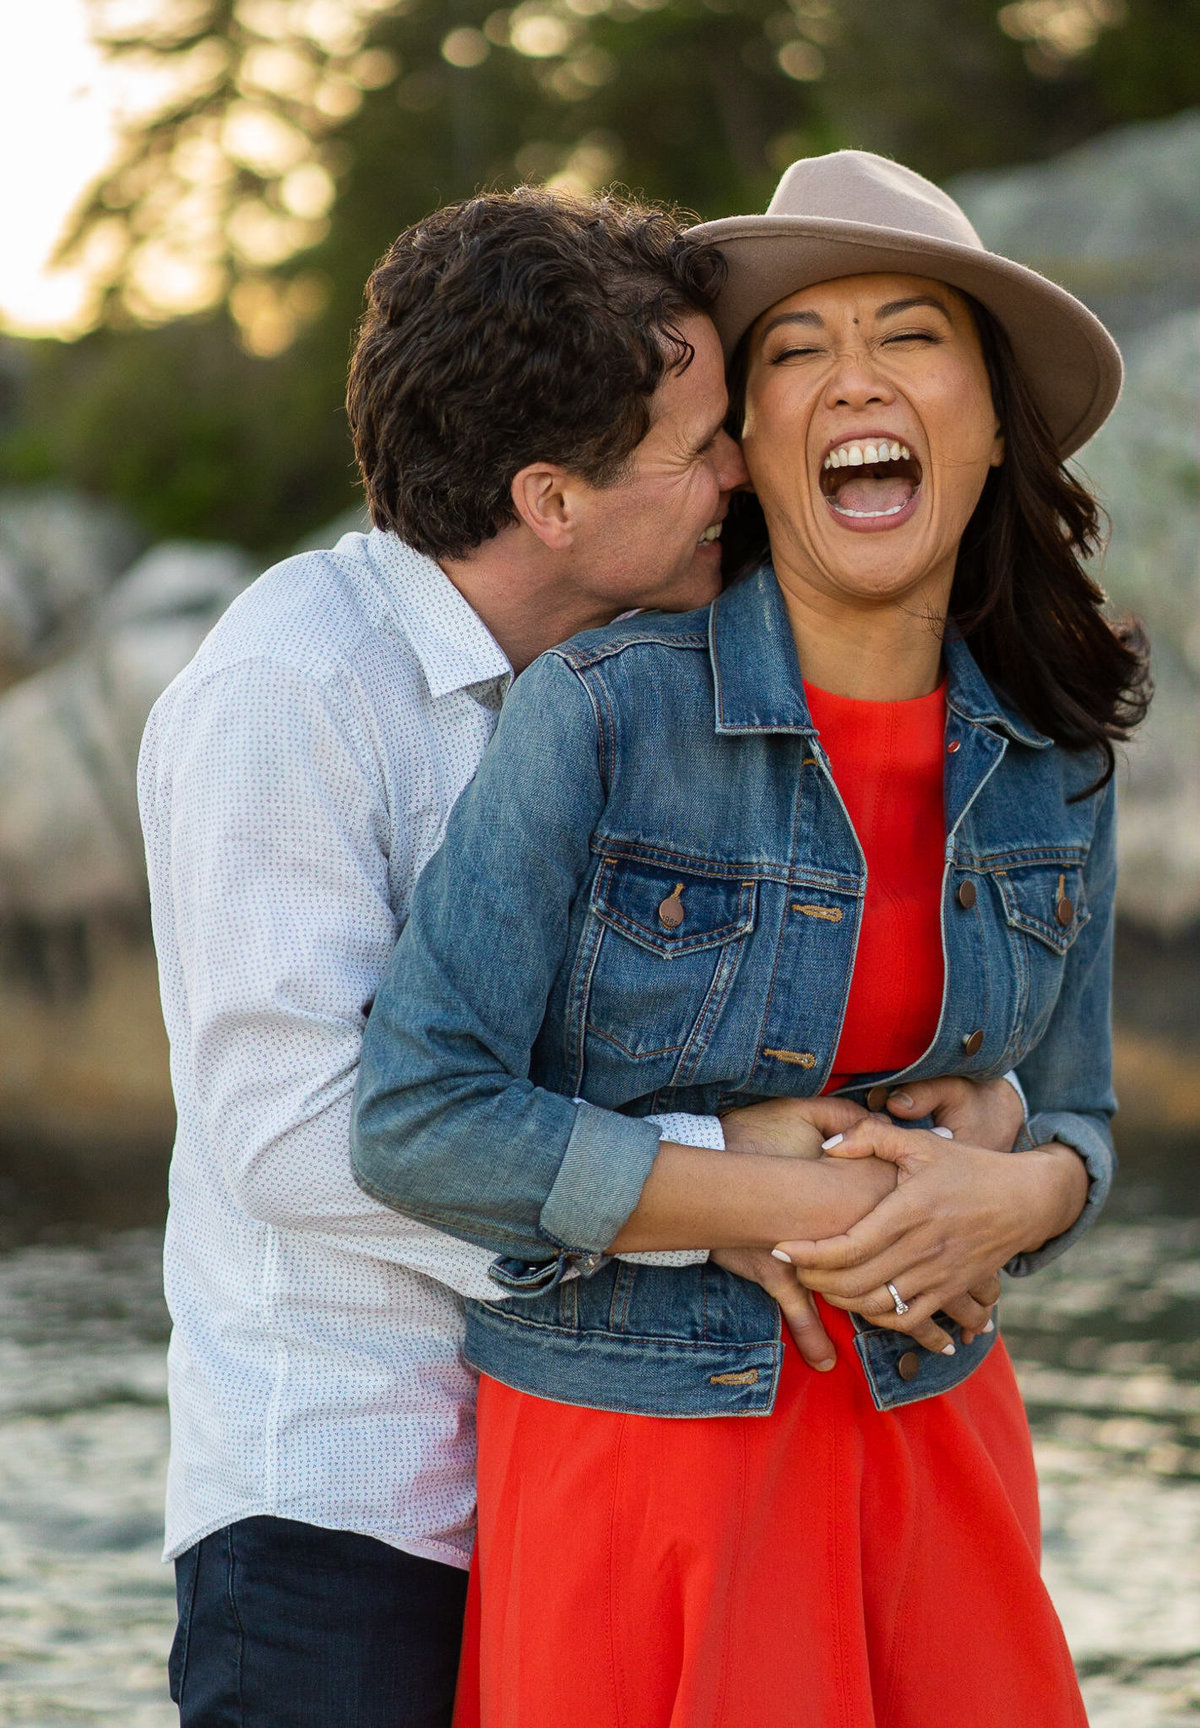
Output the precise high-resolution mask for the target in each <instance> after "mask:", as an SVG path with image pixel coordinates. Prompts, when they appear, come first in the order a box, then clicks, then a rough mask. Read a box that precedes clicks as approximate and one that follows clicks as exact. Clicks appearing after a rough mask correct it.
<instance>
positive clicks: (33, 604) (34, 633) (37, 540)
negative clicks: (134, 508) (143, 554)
mask: <svg viewBox="0 0 1200 1728" xmlns="http://www.w3.org/2000/svg"><path fill="white" fill-rule="evenodd" d="M144 545H145V536H144V535H143V534H142V533H141V532H140V531H139V530H138V529H137V527H136V526H135V525H134V523H133V522H132V521H131V519H130V518H129V517H128V516H126V514H125V513H124V511H122V510H119V509H117V508H116V507H115V506H113V505H110V504H103V503H100V502H99V501H98V500H96V499H92V498H85V497H82V496H80V495H79V494H78V493H74V492H66V491H61V490H57V489H55V488H50V487H37V488H32V487H31V488H28V489H21V488H14V489H11V490H5V491H0V678H5V677H12V676H14V675H16V674H18V673H20V672H21V671H22V670H24V669H25V667H26V666H27V665H28V664H29V663H30V662H32V661H35V660H37V659H38V658H40V657H44V655H45V654H46V652H47V651H48V650H51V649H52V648H53V647H54V646H55V645H56V643H57V642H59V641H60V640H61V639H62V637H63V636H64V635H67V636H70V635H75V636H80V635H82V634H83V633H84V632H85V631H86V630H87V628H88V625H89V623H90V617H91V612H92V610H93V608H94V607H95V605H96V604H97V602H98V601H99V600H100V599H101V597H102V596H103V595H104V594H105V593H107V591H108V589H109V588H111V586H112V585H113V583H114V582H115V581H116V580H117V578H118V577H119V576H120V575H121V572H122V571H123V570H127V569H128V568H129V565H130V563H131V562H132V560H133V559H134V558H136V557H137V555H138V553H139V552H140V551H141V549H142V547H143V546H144Z"/></svg>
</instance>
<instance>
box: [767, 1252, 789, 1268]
mask: <svg viewBox="0 0 1200 1728" xmlns="http://www.w3.org/2000/svg"><path fill="white" fill-rule="evenodd" d="M771 1255H772V1258H773V1259H775V1260H782V1261H783V1262H784V1264H785V1265H786V1266H790V1265H791V1263H792V1257H791V1255H790V1254H785V1253H784V1251H783V1249H782V1248H772V1250H771Z"/></svg>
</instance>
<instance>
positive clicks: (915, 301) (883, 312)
mask: <svg viewBox="0 0 1200 1728" xmlns="http://www.w3.org/2000/svg"><path fill="white" fill-rule="evenodd" d="M914 306H932V307H934V308H935V310H936V311H938V312H940V313H941V314H942V317H943V318H944V319H945V320H946V322H947V324H949V323H951V322H953V320H952V319H951V317H950V309H949V307H948V306H946V304H945V303H944V302H943V301H941V300H939V299H938V298H937V296H936V294H914V295H913V296H912V298H911V299H910V300H889V301H888V302H887V304H886V305H884V306H879V307H877V308H876V311H875V316H876V318H893V317H895V315H896V314H897V313H898V312H911V311H912V309H913V307H914Z"/></svg>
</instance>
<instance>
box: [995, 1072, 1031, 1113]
mask: <svg viewBox="0 0 1200 1728" xmlns="http://www.w3.org/2000/svg"><path fill="white" fill-rule="evenodd" d="M1000 1078H1001V1079H1002V1080H1007V1081H1008V1083H1009V1085H1010V1086H1011V1087H1012V1089H1013V1091H1014V1092H1015V1093H1016V1095H1017V1097H1018V1098H1019V1099H1020V1100H1021V1114H1022V1116H1024V1118H1025V1120H1026V1122H1028V1120H1029V1100H1028V1098H1026V1096H1025V1088H1024V1087H1023V1086H1022V1085H1021V1082H1020V1081H1019V1080H1018V1079H1017V1076H1016V1073H1015V1072H1014V1070H1013V1069H1011V1068H1010V1069H1009V1071H1008V1073H1007V1074H1002V1075H1001V1076H1000Z"/></svg>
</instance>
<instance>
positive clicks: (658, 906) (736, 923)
mask: <svg viewBox="0 0 1200 1728" xmlns="http://www.w3.org/2000/svg"><path fill="white" fill-rule="evenodd" d="M757 887H758V885H757V883H755V882H743V881H740V880H738V879H737V878H729V877H723V876H701V875H694V874H692V873H691V872H689V871H688V870H687V869H686V868H684V869H674V868H671V869H668V868H666V867H665V866H663V865H661V864H657V863H655V864H651V863H643V862H641V861H640V860H637V859H629V858H605V860H604V862H603V863H602V864H601V866H600V869H599V870H598V871H597V873H596V881H595V886H594V888H593V890H592V910H593V911H594V912H595V914H596V916H597V917H598V918H599V919H600V920H601V922H603V923H605V924H607V925H609V926H610V927H611V928H612V929H614V930H619V931H620V932H621V934H622V935H623V936H628V937H629V938H630V939H631V940H632V941H634V942H637V943H640V945H641V946H642V947H643V948H648V949H649V950H650V951H651V952H652V953H654V954H658V955H661V956H662V958H663V959H667V960H669V959H670V958H671V957H672V955H675V954H692V953H695V952H696V950H697V949H700V948H716V947H719V946H720V944H721V943H723V942H732V941H734V940H735V939H736V938H737V937H739V936H748V935H749V933H750V932H751V930H753V928H754V912H755V902H756V896H757Z"/></svg>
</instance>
